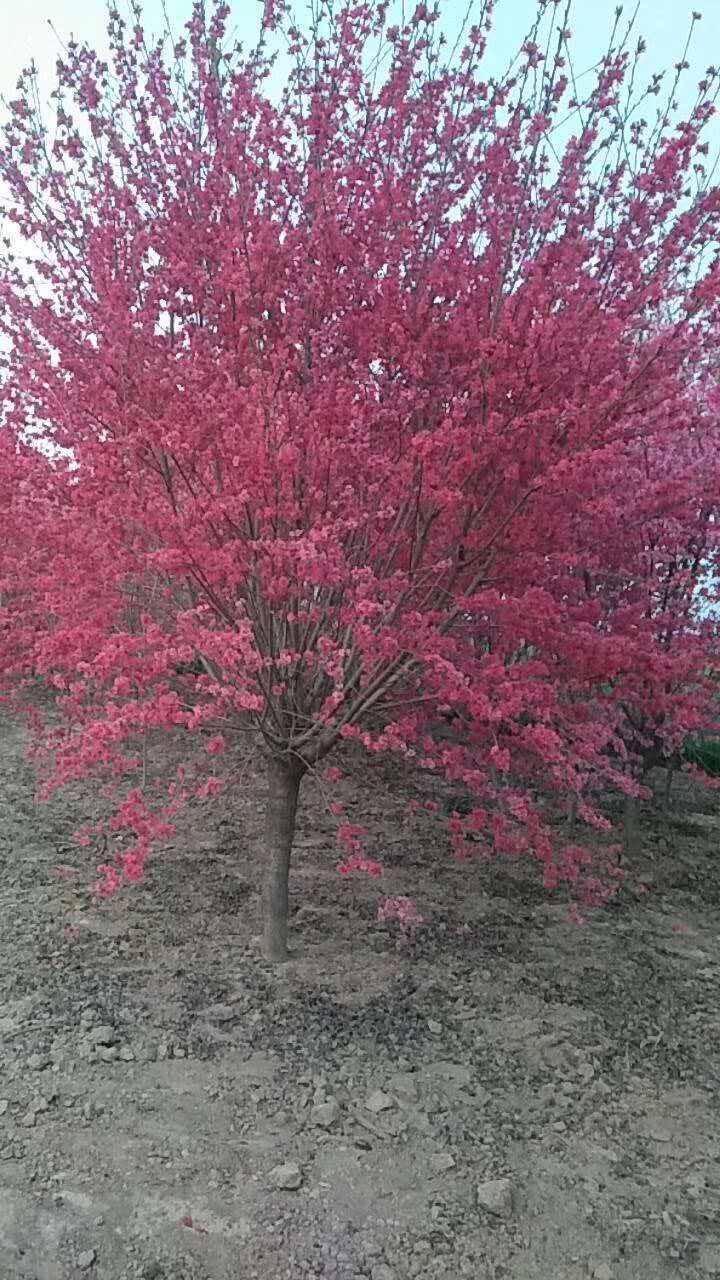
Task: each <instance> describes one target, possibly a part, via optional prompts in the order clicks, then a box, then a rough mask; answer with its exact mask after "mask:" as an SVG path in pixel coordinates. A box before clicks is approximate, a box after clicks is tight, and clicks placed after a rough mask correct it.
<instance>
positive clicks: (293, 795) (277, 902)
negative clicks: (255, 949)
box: [263, 756, 304, 962]
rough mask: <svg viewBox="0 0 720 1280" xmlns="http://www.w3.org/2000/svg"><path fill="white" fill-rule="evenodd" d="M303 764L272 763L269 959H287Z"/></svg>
mask: <svg viewBox="0 0 720 1280" xmlns="http://www.w3.org/2000/svg"><path fill="white" fill-rule="evenodd" d="M303 772H304V770H303V767H302V765H301V764H300V762H299V761H297V760H294V759H292V758H291V757H285V758H278V757H277V756H275V757H273V758H271V759H270V761H269V762H268V797H267V807H266V810H265V857H266V859H267V861H266V865H265V876H264V882H263V951H264V953H265V956H266V957H267V959H268V960H273V961H275V962H281V961H283V960H287V922H288V878H289V875H290V853H291V850H292V842H293V836H294V835H295V816H296V814H297V803H298V795H299V792H300V782H301V780H302V776H303Z"/></svg>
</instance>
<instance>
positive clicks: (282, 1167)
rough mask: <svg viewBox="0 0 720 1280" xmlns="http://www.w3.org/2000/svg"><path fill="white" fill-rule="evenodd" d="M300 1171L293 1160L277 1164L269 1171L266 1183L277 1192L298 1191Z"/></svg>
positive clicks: (300, 1179) (300, 1183) (300, 1177)
mask: <svg viewBox="0 0 720 1280" xmlns="http://www.w3.org/2000/svg"><path fill="white" fill-rule="evenodd" d="M302 1180H303V1176H302V1169H301V1168H300V1165H299V1164H296V1163H295V1161H294V1160H289V1161H288V1162H287V1164H278V1165H276V1166H275V1168H274V1169H272V1170H271V1171H270V1174H269V1175H268V1181H269V1182H270V1184H271V1186H273V1187H277V1189H278V1190H279V1191H298V1190H299V1189H300V1187H301V1186H302Z"/></svg>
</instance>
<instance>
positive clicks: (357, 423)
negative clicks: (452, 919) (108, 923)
mask: <svg viewBox="0 0 720 1280" xmlns="http://www.w3.org/2000/svg"><path fill="white" fill-rule="evenodd" d="M490 9H491V6H489V5H482V6H481V7H480V12H479V15H478V21H477V23H476V25H474V26H471V27H468V28H467V30H466V32H465V35H464V38H463V42H462V46H461V47H459V50H456V51H451V52H450V53H448V51H447V50H446V47H445V45H444V43H443V38H442V36H441V33H440V27H439V15H438V11H437V9H429V8H428V7H426V6H425V5H419V6H418V7H417V8H416V10H415V12H414V14H413V16H412V17H411V18H410V19H409V20H408V21H407V22H406V23H405V24H404V25H403V24H394V23H393V22H392V16H391V14H390V12H389V10H388V8H387V6H386V5H384V4H374V3H364V4H359V5H357V4H356V5H352V6H343V7H341V8H336V7H335V6H331V5H329V4H324V3H321V4H319V5H317V6H316V7H315V9H314V11H313V15H314V16H313V22H312V25H311V29H310V31H309V32H302V31H300V30H298V29H297V27H295V26H294V25H293V23H292V20H291V18H290V17H289V14H288V11H287V10H286V9H285V7H284V6H283V5H270V4H269V5H266V8H265V16H264V19H263V23H262V29H261V35H260V40H259V43H258V45H257V47H256V48H254V49H253V50H251V51H249V52H243V51H242V50H240V49H239V48H234V47H230V46H229V44H228V42H227V39H226V33H225V22H226V19H227V17H228V9H227V6H226V5H224V4H216V5H215V6H214V7H212V9H211V12H210V14H209V16H206V11H205V6H204V5H202V4H200V3H198V4H197V5H196V6H195V9H194V11H193V17H192V20H191V21H190V23H189V25H188V28H187V33H186V37H185V38H184V39H182V40H179V41H175V42H171V41H170V40H169V39H163V40H161V41H160V42H158V43H156V44H148V43H147V41H146V37H145V34H144V32H143V30H142V27H141V25H140V22H139V19H138V21H137V22H136V23H135V24H134V25H131V26H130V27H127V26H126V24H125V22H124V20H123V19H122V17H121V15H120V13H119V11H118V10H116V9H111V10H110V26H109V34H110V47H111V56H110V60H109V62H107V63H106V62H104V61H103V60H102V59H100V58H99V57H98V56H97V55H96V54H95V53H93V51H92V50H90V49H89V48H87V47H85V46H83V45H81V44H77V43H71V44H70V46H69V47H68V50H67V53H66V55H65V57H64V58H63V59H62V60H61V62H60V63H59V64H58V85H57V88H56V91H55V95H54V100H53V106H54V112H55V115H54V121H53V126H52V128H48V127H47V126H46V125H45V124H44V123H43V120H42V119H41V116H40V112H39V108H38V102H39V96H38V93H37V87H36V85H35V83H34V80H33V77H32V75H30V74H28V75H26V76H24V77H23V79H22V80H21V82H20V85H19V90H18V96H17V98H16V100H15V101H14V102H13V103H11V104H10V117H9V121H8V124H7V127H6V132H5V145H4V148H3V151H2V157H1V159H0V176H1V177H2V180H3V182H4V183H5V185H6V188H7V191H8V216H9V218H10V220H11V222H12V223H13V224H14V228H15V234H16V235H19V236H20V237H22V239H23V241H24V242H25V243H26V244H27V245H28V246H29V250H28V252H29V260H27V261H24V260H23V259H21V258H18V257H14V256H13V253H12V251H11V250H10V249H8V252H7V253H6V255H5V258H4V261H3V268H2V284H1V285H0V290H1V292H0V301H1V303H2V305H1V306H0V326H2V330H3V331H4V332H5V333H6V335H7V337H8V339H9V342H10V351H9V354H8V355H7V357H6V359H5V361H4V368H3V391H4V405H3V430H4V432H6V433H10V434H11V435H13V436H17V437H21V436H22V434H23V432H25V431H26V430H27V428H28V425H32V426H34V427H35V428H37V427H38V426H40V428H41V430H42V432H43V434H44V438H45V439H46V441H47V442H50V444H51V445H52V446H54V448H55V450H57V451H60V452H59V453H58V454H57V456H55V457H54V458H53V460H52V461H51V463H50V465H49V467H48V468H47V471H48V474H49V475H50V476H51V482H50V489H51V491H52V492H51V494H50V496H49V497H48V499H47V501H45V502H44V503H43V504H40V505H39V506H38V507H37V509H36V510H34V511H31V508H29V507H28V508H26V509H24V510H25V515H24V517H22V511H21V512H20V515H21V517H22V518H24V519H25V520H26V521H28V522H32V524H33V539H34V540H35V541H36V542H39V543H40V545H41V546H42V556H41V558H40V562H39V564H38V566H37V570H36V568H35V566H34V565H29V566H28V575H27V581H26V588H27V590H26V604H25V606H24V608H25V610H26V612H25V615H24V616H25V618H26V619H28V618H32V628H30V627H29V626H27V625H26V626H25V634H26V635H30V632H31V630H32V632H33V640H32V646H31V661H32V665H33V668H34V669H35V670H36V671H37V672H39V673H40V674H42V675H43V676H44V677H46V678H47V679H48V680H49V681H50V682H51V683H52V684H53V685H54V686H55V688H56V689H58V690H59V692H60V695H61V696H60V698H59V703H58V705H59V708H60V710H61V712H62V716H63V721H62V728H61V729H58V728H57V727H56V726H55V727H51V729H50V730H49V731H48V734H49V736H48V737H47V739H46V745H47V747H48V748H49V749H50V751H51V754H52V760H53V774H52V778H53V781H54V782H55V783H61V782H63V781H66V780H68V779H70V778H74V777H78V776H84V775H86V774H88V773H91V772H100V773H102V774H105V775H107V776H109V777H110V778H112V779H113V780H114V782H115V783H117V784H123V785H126V794H125V795H124V798H123V799H122V800H121V801H119V804H118V807H117V810H116V812H115V814H114V816H113V818H112V819H111V822H112V826H113V829H114V830H115V831H116V832H119V833H124V834H125V835H126V837H127V839H126V843H125V845H124V847H123V849H122V850H121V851H120V852H118V854H117V856H116V858H115V859H114V860H113V861H112V862H111V863H107V864H105V865H104V866H103V868H102V874H103V878H104V887H105V888H106V889H107V890H112V889H113V888H115V887H116V886H117V884H118V883H119V882H120V880H121V879H122V878H123V877H125V878H128V879H136V878H138V877H139V876H140V875H141V873H142V866H143V862H144V860H145V858H146V856H147V853H148V850H149V848H150V847H151V844H152V842H153V841H154V840H156V839H159V838H163V837H164V836H166V835H167V834H168V833H169V832H170V830H171V825H170V823H171V818H172V813H173V811H174V809H175V808H176V806H177V804H178V803H180V802H181V801H182V800H184V799H186V798H188V797H189V796H190V794H191V792H192V791H193V789H196V786H195V783H193V785H192V786H190V784H189V783H188V782H187V778H188V777H189V776H190V764H191V763H192V761H193V759H194V758H195V757H196V756H202V757H204V758H205V759H207V757H208V755H209V757H210V760H211V762H216V761H217V760H218V759H219V758H220V757H222V756H224V758H225V760H227V761H229V762H230V767H231V766H232V761H233V760H234V759H235V757H236V756H237V751H238V746H237V744H238V742H239V741H240V740H241V736H242V735H246V734H248V733H249V734H251V735H254V737H253V740H255V741H257V742H258V743H259V744H261V745H262V747H263V750H264V752H265V755H266V758H267V768H268V803H267V818H266V828H267V865H266V871H265V887H264V904H265V911H264V945H265V950H266V953H267V954H268V956H270V957H271V958H273V959H282V958H284V956H285V954H286V935H287V899H288V869H289V862H290V851H291V844H292V837H293V831H294V824H295V814H296V807H297V802H298V794H299V788H300V783H301V780H302V778H303V776H304V775H305V774H306V773H307V771H308V770H310V769H317V768H318V767H319V766H320V764H321V762H322V761H323V760H324V759H325V758H326V757H327V756H328V755H329V753H330V752H331V751H333V749H334V748H336V747H337V746H338V744H340V743H341V742H342V741H343V739H347V738H355V739H358V740H359V741H360V742H361V743H362V744H363V745H364V746H365V747H366V748H367V749H368V750H371V751H379V750H389V751H396V752H400V753H402V754H403V755H405V756H407V757H410V758H412V759H414V760H415V761H417V763H418V764H419V765H421V766H423V767H426V768H428V769H432V770H436V771H437V770H441V771H443V772H444V774H445V775H446V776H448V777H450V778H451V779H453V780H456V781H458V782H461V783H462V784H463V785H464V786H465V787H466V788H467V789H468V791H469V792H470V793H471V795H472V796H473V802H472V805H471V807H470V812H469V813H468V814H467V816H466V818H465V819H464V820H462V821H460V820H455V822H454V827H453V833H454V837H455V839H456V842H458V844H461V843H462V841H463V839H464V836H465V834H466V833H467V832H469V831H472V832H473V834H474V835H476V836H477V835H478V834H479V836H480V839H481V840H484V841H487V843H488V845H489V846H490V847H491V848H493V849H494V850H496V851H498V852H501V853H507V854H516V853H519V852H522V851H524V850H530V851H531V852H532V853H533V854H534V855H535V856H536V857H538V858H539V859H540V861H541V862H542V863H543V866H544V874H545V879H546V883H547V884H548V885H549V886H554V885H556V884H557V883H558V882H559V881H561V880H563V881H569V882H571V883H574V884H576V885H577V886H578V888H579V890H580V891H581V892H583V893H584V894H585V895H586V896H593V895H596V896H597V894H598V893H599V892H600V891H601V884H600V881H599V880H598V878H597V876H596V875H595V874H594V873H591V869H589V868H588V866H587V864H588V863H589V854H588V853H587V851H586V850H584V849H583V848H582V847H581V846H579V845H577V844H572V845H570V844H567V843H565V844H563V843H562V842H561V843H560V844H559V845H558V843H557V842H556V841H555V840H554V838H553V834H552V830H551V828H550V826H549V824H548V822H547V821H546V818H545V813H544V804H543V801H542V797H541V795H540V794H539V786H540V784H542V786H543V787H548V786H549V787H550V788H551V789H553V790H555V791H557V792H559V793H560V794H561V795H566V794H567V793H568V792H569V791H570V792H572V791H575V790H576V789H577V786H578V785H579V783H578V779H579V777H580V776H581V775H583V776H584V775H588V774H590V773H591V772H592V771H593V769H595V770H604V772H605V774H607V773H608V770H609V769H610V771H612V770H611V766H610V765H609V764H608V761H609V755H608V746H609V744H610V743H611V741H612V740H613V735H614V733H615V731H616V725H615V723H614V722H613V721H612V719H611V718H608V716H607V715H604V714H603V715H601V714H596V713H595V711H593V710H592V708H591V706H590V704H589V703H588V701H587V700H586V699H583V698H582V697H580V696H579V694H580V692H581V691H582V690H584V689H587V687H588V680H591V681H592V682H593V684H594V686H595V687H598V686H599V685H600V683H602V682H605V683H608V682H612V681H614V680H616V679H617V678H618V677H619V675H620V673H621V672H622V673H627V664H628V661H629V659H630V658H631V657H632V660H633V661H634V660H635V657H634V656H635V655H636V654H637V648H633V647H632V646H631V645H629V644H628V641H627V629H626V630H625V631H623V629H622V627H619V628H616V629H615V632H614V633H613V634H608V629H607V628H606V627H604V625H603V621H604V618H605V617H606V616H607V606H606V603H604V601H603V600H601V599H598V597H597V594H596V593H595V592H594V591H592V590H591V591H589V592H588V591H586V590H585V587H584V583H585V576H584V575H585V574H590V575H592V574H593V573H595V572H598V570H599V571H600V573H601V575H602V573H603V570H604V569H605V568H606V567H607V565H612V566H613V567H614V568H615V569H616V570H618V571H620V572H622V574H623V575H624V578H625V580H626V581H635V580H636V579H637V578H638V577H639V576H641V575H640V567H639V566H640V561H642V557H643V555H644V554H645V546H644V545H641V544H642V540H637V539H627V538H625V536H624V524H623V518H622V517H623V516H624V515H625V514H626V512H627V509H628V506H629V505H630V504H631V502H632V501H634V500H635V499H636V497H637V492H636V490H635V487H634V486H635V483H636V471H637V467H638V465H639V459H641V458H642V457H643V456H645V455H646V454H648V453H649V454H651V455H653V456H658V457H660V456H663V457H669V456H671V455H672V454H673V453H674V452H679V453H683V451H685V450H686V449H687V448H688V447H689V443H688V442H689V441H691V440H693V439H695V437H696V435H697V432H698V430H699V425H698V424H699V421H700V419H699V409H698V408H697V403H696V401H697V395H698V392H697V387H698V385H699V383H700V381H701V379H702V377H703V376H704V374H705V370H706V368H707V364H708V361H709V360H710V359H711V357H712V354H713V351H714V347H715V345H716V342H717V333H718V284H719V282H720V273H719V271H718V267H717V262H716V258H715V251H716V244H717V228H718V217H719V215H720V199H719V197H718V192H717V189H716V188H715V187H714V186H713V185H712V184H711V182H710V180H709V178H708V177H706V176H705V174H704V170H703V157H704V153H705V144H704V142H703V140H702V131H703V129H704V127H705V126H706V124H707V122H708V120H709V118H710V116H711V114H712V109H713V108H712V98H713V97H714V94H715V91H716V84H717V77H716V75H715V73H714V72H712V73H709V74H708V76H707V78H706V79H705V81H704V82H703V84H702V86H701V90H700V94H699V99H698V103H697V105H696V107H695V109H694V111H693V112H692V115H691V117H690V119H689V120H687V121H686V122H683V123H680V124H675V123H674V122H673V120H672V112H671V111H670V110H669V109H668V110H665V109H663V110H661V112H660V115H659V118H658V123H657V125H656V126H655V127H651V126H649V125H647V124H645V123H644V122H643V120H642V118H641V117H640V116H639V115H638V114H637V109H638V101H637V100H636V99H634V98H633V97H632V93H633V90H632V84H633V68H634V67H635V66H636V59H634V58H633V56H631V54H630V53H629V51H628V48H627V42H626V41H625V40H624V38H623V37H622V35H621V33H620V32H619V29H616V31H615V32H614V33H613V39H612V44H611V47H610V49H609V50H608V52H607V54H606V55H605V57H604V58H603V59H602V60H601V62H600V66H599V70H598V74H597V77H596V80H595V83H594V85H593V87H592V89H591V91H590V93H589V94H588V96H587V98H586V99H585V100H584V101H582V102H580V101H579V100H578V98H577V92H576V90H575V88H574V87H573V85H572V75H571V67H570V64H569V60H568V41H569V32H568V31H567V29H566V27H565V25H564V24H563V23H561V25H560V27H559V28H557V27H555V26H553V21H552V20H553V18H554V17H556V16H557V14H558V12H559V10H558V9H557V6H549V5H547V4H546V3H542V4H541V5H540V6H539V10H538V20H537V23H536V26H535V29H534V30H533V32H532V33H531V35H530V37H529V38H528V39H527V40H526V41H525V42H524V44H523V47H522V50H521V52H520V54H519V57H518V59H517V60H516V62H515V64H514V67H513V69H512V70H511V71H510V73H509V74H508V75H507V76H506V77H504V78H500V79H496V78H493V77H489V76H486V75H485V73H484V68H483V57H484V54H485V48H486V41H487V38H488V34H489V32H490V18H491V13H490ZM278 31H280V32H282V33H284V35H285V36H286V38H287V42H288V49H289V54H290V59H291V62H290V70H289V72H288V75H287V80H286V84H285V87H284V89H283V91H282V93H281V95H280V97H279V100H278V101H274V100H273V98H272V96H271V94H270V92H269V90H268V88H267V81H268V77H269V74H270V71H271V68H272V65H273V55H272V39H273V33H275V34H277V32H278ZM638 56H639V51H638ZM626 86H627V87H626ZM659 91H660V84H659V81H657V80H656V81H654V82H652V83H651V84H650V86H649V89H648V92H649V94H650V95H653V94H658V93H659ZM642 101H643V95H640V102H642ZM568 113H569V122H568ZM563 121H565V124H564V125H563ZM6 456H8V455H7V451H6ZM709 465H711V466H712V467H713V468H715V467H716V457H715V456H714V455H713V454H712V453H711V452H710V457H709ZM610 476H612V478H613V483H612V485H610V484H608V483H605V482H604V481H603V478H604V477H610ZM687 483H688V475H687V471H686V469H684V468H680V469H678V471H677V472H676V473H675V474H674V475H673V474H669V475H668V476H667V485H666V487H665V489H664V490H663V489H662V487H661V486H652V487H650V488H649V490H648V494H647V497H646V499H645V500H644V510H643V522H644V523H643V528H644V529H645V530H647V531H648V532H647V537H651V536H652V531H653V529H655V527H656V526H658V527H661V526H662V522H663V521H664V520H665V519H666V515H667V510H668V503H670V505H671V507H672V510H673V512H682V511H683V510H684V504H687V501H688V495H687V489H686V485H687ZM717 491H718V490H716V492H717ZM678 518H680V517H678ZM23 536H24V533H23V530H22V529H21V530H20V532H19V533H14V534H13V537H14V539H15V540H16V542H22V540H23ZM645 641H646V642H647V644H649V645H650V646H651V647H652V646H654V645H655V644H656V643H657V642H658V641H657V636H656V633H655V632H654V631H653V630H652V628H648V629H647V631H646V635H645ZM26 657H27V655H26ZM519 657H522V660H518V658H519ZM448 710H452V711H454V712H455V713H456V723H457V725H458V726H459V729H458V732H456V733H455V734H454V737H453V738H452V740H451V741H449V742H448V741H447V740H446V741H438V739H437V738H436V737H435V736H434V735H433V734H432V733H431V732H429V729H430V728H431V727H432V724H433V723H434V722H435V721H436V719H437V717H438V716H439V715H442V714H444V713H446V712H447V711H448ZM156 729H167V730H171V731H172V732H173V733H181V734H184V735H185V741H186V743H187V748H186V755H187V759H186V765H185V766H184V769H183V775H184V778H185V781H182V780H181V781H180V782H178V780H177V779H174V780H172V782H171V783H170V786H169V791H168V794H167V795H166V796H165V797H164V798H154V797H150V796H149V795H148V793H147V792H146V791H144V790H143V789H142V787H139V786H132V785H129V790H128V789H127V784H132V782H133V780H136V779H137V777H138V776H140V775H139V773H138V771H139V770H141V768H142V762H141V759H140V756H139V753H138V737H139V735H140V736H142V735H145V734H147V733H148V732H149V731H150V730H156ZM460 730H461V731H460ZM222 777H223V775H222V771H221V770H220V769H219V768H216V769H215V772H214V773H212V774H211V775H210V776H209V777H206V778H205V779H204V781H203V782H202V783H201V784H198V785H199V786H200V787H201V790H202V792H203V794H208V792H210V793H212V792H217V791H219V790H220V789H221V786H222ZM339 835H340V838H341V840H344V841H345V843H346V845H347V848H348V854H349V863H348V865H349V866H357V867H362V866H363V865H364V863H363V855H362V845H361V835H360V833H359V831H358V830H357V828H355V827H354V826H352V825H351V824H348V823H342V824H341V827H340V832H339Z"/></svg>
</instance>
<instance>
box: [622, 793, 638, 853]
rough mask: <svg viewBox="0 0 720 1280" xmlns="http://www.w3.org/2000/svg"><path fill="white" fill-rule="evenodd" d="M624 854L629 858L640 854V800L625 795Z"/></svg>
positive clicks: (636, 797)
mask: <svg viewBox="0 0 720 1280" xmlns="http://www.w3.org/2000/svg"><path fill="white" fill-rule="evenodd" d="M625 852H626V854H627V855H628V856H629V857H631V858H632V857H636V856H637V855H638V854H639V853H640V798H639V796H629V795H627V794H626V795H625Z"/></svg>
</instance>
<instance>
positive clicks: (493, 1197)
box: [475, 1178, 513, 1218]
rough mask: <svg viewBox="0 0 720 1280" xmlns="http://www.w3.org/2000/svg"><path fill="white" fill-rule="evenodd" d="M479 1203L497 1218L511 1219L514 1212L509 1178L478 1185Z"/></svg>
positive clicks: (496, 1179) (494, 1179) (493, 1179)
mask: <svg viewBox="0 0 720 1280" xmlns="http://www.w3.org/2000/svg"><path fill="white" fill-rule="evenodd" d="M475 1194H476V1196H477V1202H478V1204H479V1205H480V1208H481V1209H487V1211H488V1213H492V1214H493V1215H494V1216H495V1217H496V1218H510V1217H512V1212H513V1195H512V1184H511V1182H510V1179H509V1178H492V1179H491V1180H490V1181H489V1182H480V1183H478V1185H477V1188H476V1192H475Z"/></svg>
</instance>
